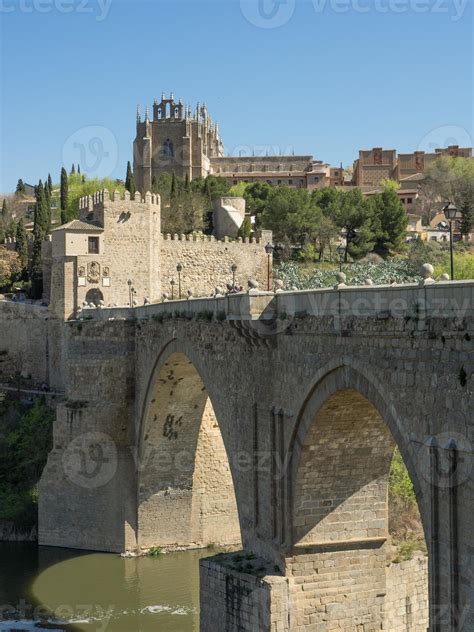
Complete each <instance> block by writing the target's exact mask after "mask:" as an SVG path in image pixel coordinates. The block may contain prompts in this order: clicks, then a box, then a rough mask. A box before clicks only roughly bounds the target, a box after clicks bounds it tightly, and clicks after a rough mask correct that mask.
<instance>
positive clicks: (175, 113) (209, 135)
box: [133, 93, 224, 193]
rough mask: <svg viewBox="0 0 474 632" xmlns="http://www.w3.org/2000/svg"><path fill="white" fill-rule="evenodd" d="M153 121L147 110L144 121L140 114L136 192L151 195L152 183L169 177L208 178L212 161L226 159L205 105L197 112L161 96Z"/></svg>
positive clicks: (135, 155) (135, 148) (135, 149)
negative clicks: (165, 175)
mask: <svg viewBox="0 0 474 632" xmlns="http://www.w3.org/2000/svg"><path fill="white" fill-rule="evenodd" d="M152 117H153V118H152V119H150V116H149V112H148V107H147V108H146V111H145V118H144V120H142V117H141V114H140V111H139V110H138V111H137V131H136V137H135V141H134V143H133V171H134V176H135V183H136V185H137V189H138V190H139V191H141V192H142V193H145V192H146V191H151V189H152V183H153V179H154V178H156V179H158V178H159V176H160V174H162V173H168V174H170V175H172V174H173V173H174V174H175V175H176V176H179V177H181V178H184V177H186V175H187V176H188V177H189V179H190V180H192V179H193V178H197V177H200V176H201V177H206V176H207V175H209V173H210V172H211V159H212V158H217V157H221V156H223V155H224V146H223V143H222V140H221V139H220V136H219V130H218V127H217V125H214V123H213V122H212V120H211V117H210V116H209V114H208V112H207V108H206V105H205V104H204V105H202V106H201V105H200V103H198V104H197V106H196V108H195V110H194V112H192V111H191V107H190V106H188V105H184V104H183V101H182V100H181V99H179V101H178V102H176V101H175V100H174V95H173V93H171V95H170V97H169V98H166V97H165V94H164V93H163V94H162V95H161V101H160V102H158V101H157V100H156V99H155V101H154V103H153V112H152Z"/></svg>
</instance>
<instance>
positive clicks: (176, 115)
mask: <svg viewBox="0 0 474 632" xmlns="http://www.w3.org/2000/svg"><path fill="white" fill-rule="evenodd" d="M178 116H179V109H178V108H175V109H174V118H178Z"/></svg>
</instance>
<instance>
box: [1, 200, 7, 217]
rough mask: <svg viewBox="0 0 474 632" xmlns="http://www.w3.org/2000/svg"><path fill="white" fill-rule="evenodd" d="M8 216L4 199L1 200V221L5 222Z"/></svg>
mask: <svg viewBox="0 0 474 632" xmlns="http://www.w3.org/2000/svg"><path fill="white" fill-rule="evenodd" d="M7 216H8V206H7V200H6V198H3V203H2V220H3V221H4V222H5V221H6V219H7Z"/></svg>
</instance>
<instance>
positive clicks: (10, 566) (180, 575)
mask: <svg viewBox="0 0 474 632" xmlns="http://www.w3.org/2000/svg"><path fill="white" fill-rule="evenodd" d="M213 554H215V551H209V550H207V551H206V550H196V551H186V552H179V553H168V554H166V555H160V556H159V557H154V558H152V557H140V558H131V559H124V558H121V557H120V556H118V555H114V554H110V553H93V552H84V551H73V550H69V549H56V548H50V547H36V546H35V545H32V544H16V543H15V544H9V543H2V542H0V630H1V631H2V632H5V631H10V630H17V631H18V630H36V631H38V630H40V631H41V630H51V629H55V630H64V631H67V632H69V631H79V630H85V631H88V632H89V631H92V630H93V631H95V632H105V631H107V632H115V631H121V632H122V631H123V632H125V631H126V632H148V630H153V631H156V630H159V631H160V632H162V631H163V632H190V631H192V630H198V629H199V611H198V608H199V559H200V558H202V557H209V556H210V555H213ZM13 610H14V611H15V612H16V614H15V615H14V618H13V619H12V618H11V616H12V615H11V611H13ZM7 611H9V612H10V615H9V620H6V614H5V613H6V612H7Z"/></svg>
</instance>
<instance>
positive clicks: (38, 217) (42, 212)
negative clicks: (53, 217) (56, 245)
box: [33, 180, 49, 241]
mask: <svg viewBox="0 0 474 632" xmlns="http://www.w3.org/2000/svg"><path fill="white" fill-rule="evenodd" d="M48 229H49V208H48V201H47V197H46V194H45V190H44V187H43V183H42V182H41V180H40V181H39V183H38V187H37V189H36V205H35V224H34V229H33V233H34V235H35V238H38V239H40V241H43V239H44V238H45V237H46V233H47V232H48Z"/></svg>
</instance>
